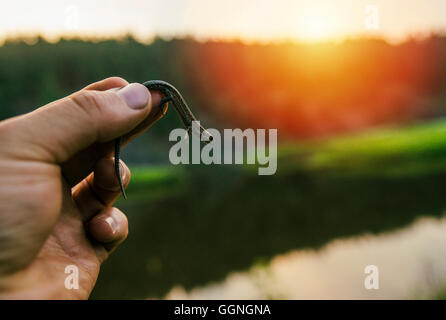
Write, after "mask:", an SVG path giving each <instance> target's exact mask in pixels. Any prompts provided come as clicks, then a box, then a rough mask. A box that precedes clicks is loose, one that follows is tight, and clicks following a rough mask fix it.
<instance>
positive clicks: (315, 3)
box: [0, 0, 446, 42]
mask: <svg viewBox="0 0 446 320" xmlns="http://www.w3.org/2000/svg"><path fill="white" fill-rule="evenodd" d="M0 4H1V9H0V41H1V40H3V39H5V38H6V37H8V36H12V37H17V36H28V35H35V34H42V35H44V36H45V37H47V38H48V39H50V40H56V39H57V38H58V37H60V36H84V37H110V36H112V37H113V36H120V35H123V34H125V33H128V32H130V33H133V34H134V35H135V36H136V37H137V38H138V39H140V40H142V41H150V39H152V38H153V37H154V36H155V35H160V36H164V37H171V36H180V37H181V36H194V37H197V38H199V39H233V38H240V39H243V40H247V41H271V40H272V41H275V40H284V39H286V40H290V39H291V40H298V41H304V42H318V41H327V40H342V39H343V38H345V37H351V36H357V35H363V34H366V35H373V36H374V35H379V36H384V37H386V38H388V39H389V40H392V41H401V40H403V39H404V38H405V37H407V36H408V35H419V34H425V33H428V32H430V31H442V30H446V19H445V17H444V15H445V14H446V1H445V0H274V1H271V0H224V1H221V0H162V1H160V0H155V1H153V0H126V1H123V0H94V1H91V0H39V1H31V0H28V1H23V0H15V1H5V0H0Z"/></svg>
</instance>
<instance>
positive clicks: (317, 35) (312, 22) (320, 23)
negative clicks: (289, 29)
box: [298, 16, 332, 42]
mask: <svg viewBox="0 0 446 320" xmlns="http://www.w3.org/2000/svg"><path fill="white" fill-rule="evenodd" d="M331 36H332V29H331V25H330V22H329V20H328V19H326V17H322V16H310V17H306V18H304V19H303V20H302V23H301V24H300V26H299V30H298V37H299V38H300V39H302V40H304V41H308V42H317V41H324V40H328V39H329V38H330V37H331Z"/></svg>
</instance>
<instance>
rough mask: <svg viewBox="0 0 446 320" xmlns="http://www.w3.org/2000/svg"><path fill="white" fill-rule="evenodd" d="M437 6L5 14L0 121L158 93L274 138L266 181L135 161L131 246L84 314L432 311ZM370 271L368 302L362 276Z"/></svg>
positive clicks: (438, 229)
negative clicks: (287, 305) (177, 303)
mask: <svg viewBox="0 0 446 320" xmlns="http://www.w3.org/2000/svg"><path fill="white" fill-rule="evenodd" d="M444 12H446V2H445V1H442V0H425V1H418V0H392V1H384V0H382V1H381V0H312V1H304V0H276V1H274V2H272V1H263V0H256V1H254V0H244V1H234V0H228V1H206V0H167V1H142V0H128V1H125V2H124V1H114V0H100V1H94V2H91V1H60V0H59V1H56V0H42V1H38V2H30V1H19V0H17V1H14V2H11V1H2V9H1V10H0V43H1V47H0V120H2V119H5V118H9V117H12V116H15V115H19V114H22V113H25V112H29V111H31V110H33V109H35V108H37V107H39V106H42V105H44V104H46V103H48V102H50V101H53V100H55V99H58V98H61V97H64V96H65V95H68V94H70V93H71V92H73V91H76V90H79V89H81V88H82V87H84V86H86V85H87V84H89V83H91V82H94V81H97V80H100V79H103V78H106V77H109V76H121V77H123V78H125V79H127V80H128V81H129V82H144V81H146V80H150V79H163V80H166V81H168V82H171V83H172V84H174V85H175V86H176V87H177V88H178V89H179V90H180V91H181V92H182V94H183V95H184V97H185V98H186V100H187V101H188V103H189V105H190V106H191V108H192V109H193V110H194V111H195V112H196V114H197V115H198V118H199V119H200V120H201V121H202V123H203V124H205V126H207V127H212V128H219V129H223V128H242V129H244V128H265V129H269V128H276V129H278V138H279V149H278V169H277V173H276V174H275V175H273V176H258V175H257V167H254V166H240V165H238V166H235V165H234V166H230V165H224V166H216V165H214V166H204V165H185V166H173V165H171V164H170V162H169V160H168V152H169V148H170V146H171V143H170V142H169V141H168V134H169V132H170V131H171V130H172V129H173V128H176V127H181V123H180V121H179V120H178V118H177V115H176V114H175V112H173V111H172V110H170V111H169V112H168V114H167V116H166V117H164V118H163V119H162V121H160V122H159V123H157V124H156V125H155V126H154V127H153V128H151V129H150V130H149V131H147V132H146V133H145V134H144V135H143V136H141V137H140V138H138V139H137V140H135V141H134V142H132V143H131V144H130V145H129V146H128V147H126V148H125V149H124V151H123V159H124V160H125V161H126V162H127V163H128V165H129V167H130V168H131V170H132V182H131V184H130V186H129V189H128V196H129V200H128V201H122V200H120V201H118V204H117V205H118V207H120V208H121V209H122V210H123V211H124V212H126V213H127V214H128V217H129V222H130V235H129V238H128V239H127V241H126V242H125V243H124V244H123V245H121V247H120V248H119V249H118V250H117V251H116V252H115V253H114V254H113V255H112V256H111V258H110V259H109V260H108V261H107V262H106V263H105V264H104V265H103V268H102V272H101V274H100V277H99V280H98V283H97V286H96V288H95V290H94V292H93V294H92V298H93V299H104V298H112V299H133V298H138V299H143V298H161V299H163V298H171V299H175V298H195V299H202V298H208V299H209V298H211V299H212V298H222V299H225V298H230V299H239V298H244V299H269V298H272V299H308V298H322V299H330V298H334V299H340V298H347V299H357V298H362V299H381V298H390V299H393V298H420V299H423V298H437V299H442V298H446V218H444V215H443V214H444V209H445V207H446V197H445V195H444V190H445V189H446V118H445V116H446V90H445V89H446V19H444V16H443V13H444ZM367 265H375V266H377V267H378V268H379V276H380V278H379V279H380V282H379V285H380V288H379V290H367V289H366V288H365V287H364V279H365V277H366V276H367V275H366V274H365V273H364V269H365V267H366V266H367Z"/></svg>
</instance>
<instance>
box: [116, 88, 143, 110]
mask: <svg viewBox="0 0 446 320" xmlns="http://www.w3.org/2000/svg"><path fill="white" fill-rule="evenodd" d="M118 94H119V95H120V96H121V97H122V98H123V99H124V101H125V102H126V103H127V105H128V106H129V107H130V108H132V109H136V110H139V109H144V108H145V107H146V106H147V103H148V102H149V97H150V93H149V90H147V88H146V87H144V86H143V85H142V84H139V83H131V84H129V85H127V86H125V87H123V88H121V89H119V91H118Z"/></svg>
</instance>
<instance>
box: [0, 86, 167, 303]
mask: <svg viewBox="0 0 446 320" xmlns="http://www.w3.org/2000/svg"><path fill="white" fill-rule="evenodd" d="M121 87H122V88H121ZM119 88H121V89H119ZM160 101H161V95H160V94H159V93H156V92H153V93H152V94H150V93H149V91H148V90H147V89H146V88H145V87H144V86H143V85H140V84H130V85H129V84H128V83H127V82H126V81H125V80H123V79H121V78H108V79H106V80H103V81H99V82H97V83H94V84H91V85H89V86H88V87H86V88H85V89H83V90H81V91H79V92H76V93H74V94H72V95H70V96H69V97H66V98H63V99H61V100H58V101H55V102H52V103H50V104H48V105H46V106H44V107H41V108H39V109H37V110H35V111H34V112H31V113H29V114H25V115H23V116H19V117H16V118H12V119H9V120H6V121H3V122H0V298H4V299H5V298H10V299H16V298H17V299H46V298H49V299H73V298H78V299H86V298H88V296H89V295H90V292H91V291H92V289H93V287H94V285H95V282H96V279H97V276H98V273H99V267H100V265H101V263H102V262H103V261H104V260H105V259H106V258H107V257H108V255H109V254H110V253H111V252H112V251H113V250H114V249H115V248H116V247H117V246H118V245H119V244H120V243H121V242H122V241H124V239H125V238H126V237H127V233H128V225H127V218H126V216H125V215H124V214H123V213H122V212H121V211H119V210H118V209H117V208H113V207H112V204H113V202H114V201H115V200H116V199H117V198H118V197H119V195H120V189H119V185H118V181H117V178H116V176H115V173H114V165H113V157H112V151H113V146H114V139H115V138H117V137H119V136H124V143H126V142H128V141H130V140H131V139H132V138H134V137H135V136H137V135H138V134H139V133H141V132H142V131H143V130H145V129H146V128H148V127H149V126H150V125H152V124H153V123H155V122H156V121H157V120H158V119H160V118H161V117H162V116H163V114H162V112H161V110H160V109H159V107H158V106H159V104H160ZM152 106H153V107H152ZM121 175H122V181H123V183H124V185H125V186H127V185H128V183H129V181H130V171H129V169H128V168H127V166H126V165H125V164H124V163H123V162H121ZM68 265H75V266H77V267H78V270H79V289H78V290H68V289H66V288H65V285H64V283H65V278H66V277H67V274H65V268H66V267H67V266H68Z"/></svg>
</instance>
